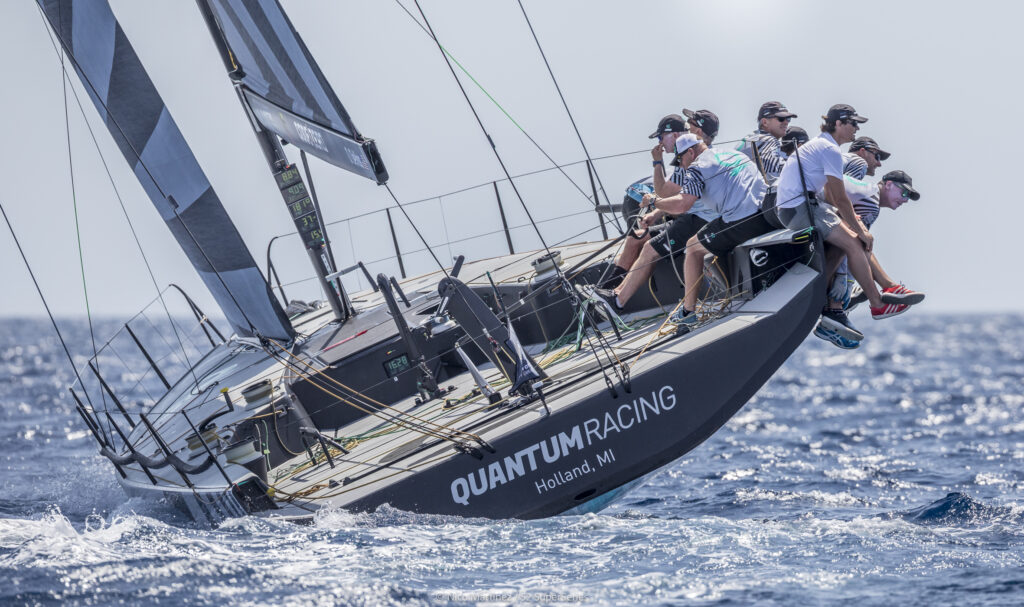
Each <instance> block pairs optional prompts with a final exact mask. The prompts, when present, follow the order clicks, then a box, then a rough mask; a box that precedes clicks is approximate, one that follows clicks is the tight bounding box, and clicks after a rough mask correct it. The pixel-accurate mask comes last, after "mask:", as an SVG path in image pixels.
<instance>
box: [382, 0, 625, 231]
mask: <svg viewBox="0 0 1024 607" xmlns="http://www.w3.org/2000/svg"><path fill="white" fill-rule="evenodd" d="M414 2H415V0H414ZM395 3H396V4H398V6H399V7H400V8H401V9H402V10H403V11H405V14H407V15H409V18H411V19H412V20H413V21H414V22H415V23H416V25H418V26H419V27H420V29H421V30H423V32H424V33H426V34H427V36H429V37H430V38H431V39H432V40H434V42H436V43H437V46H438V48H439V49H441V52H442V53H443V54H444V55H445V62H447V61H448V59H449V58H450V59H451V60H452V61H453V62H455V65H457V66H459V69H460V70H462V73H463V74H465V75H466V77H467V78H469V79H470V80H471V81H472V82H473V84H475V85H476V87H477V88H478V89H480V91H481V92H482V93H483V94H484V95H486V96H487V98H488V99H490V100H491V103H493V104H494V105H495V107H497V108H498V110H500V111H501V113H502V114H504V115H505V117H506V118H508V119H509V121H511V122H512V124H514V125H515V127H516V128H517V129H519V131H520V132H521V133H522V134H523V135H524V136H525V137H526V139H527V140H529V142H530V143H532V144H533V146H534V147H535V148H537V150H539V151H540V153H541V154H543V155H544V157H545V158H547V159H548V161H549V162H551V164H552V167H551V168H554V169H558V171H559V172H560V173H562V175H563V176H565V178H566V179H567V180H568V181H569V183H571V184H572V185H573V187H575V188H576V191H578V192H579V193H580V194H581V195H582V196H583V197H584V198H585V199H587V200H590V196H589V195H587V193H586V192H584V191H583V188H581V187H580V186H579V184H577V183H576V181H575V180H573V178H572V177H570V176H569V174H568V173H566V172H565V170H564V169H563V166H568V165H560V164H558V162H556V161H555V159H554V158H552V157H551V155H550V154H548V153H547V151H546V150H545V149H544V148H543V147H541V145H540V144H539V143H537V140H535V139H534V138H533V137H531V136H530V134H529V133H527V132H526V129H524V128H523V127H522V126H521V125H520V124H519V123H518V122H516V119H515V118H513V117H512V115H511V114H509V113H508V111H506V110H505V108H504V107H502V105H501V104H500V103H498V101H497V100H496V99H495V98H494V97H492V96H491V94H490V93H489V92H488V91H487V89H485V88H484V87H483V85H481V84H480V83H479V82H478V81H477V79H476V78H474V77H473V75H472V74H470V73H469V70H467V69H466V68H465V67H463V65H462V64H461V63H460V62H459V60H458V59H456V58H455V56H454V55H452V54H451V53H449V52H448V49H446V48H445V47H444V46H442V45H441V42H440V41H439V40H437V38H436V37H435V36H434V32H433V30H432V29H430V24H429V23H428V24H427V26H426V27H424V25H423V23H420V22H419V19H417V18H416V16H415V15H413V14H412V13H411V12H410V11H409V9H407V8H406V7H405V5H403V4H402V2H401V0H395ZM416 8H417V9H419V11H420V15H423V9H422V8H420V6H419V3H418V2H417V3H416ZM426 20H427V18H426V16H425V15H424V16H423V21H424V22H426ZM448 67H449V68H451V64H450V63H449V65H448ZM452 75H453V76H454V75H455V74H454V70H453V73H452ZM455 80H456V81H458V77H457V76H456V77H455ZM459 88H462V84H461V83H460V84H459ZM462 92H463V94H465V90H463V91H462ZM468 100H469V99H468V98H467V101H468ZM475 113H476V111H475V110H474V114H475ZM481 126H482V125H481ZM485 133H486V131H485ZM487 139H488V140H489V141H490V139H491V138H490V136H488V137H487ZM491 146H492V147H493V146H494V142H493V141H491ZM545 170H550V169H545ZM506 174H507V172H506ZM510 180H511V178H510ZM598 181H600V179H598ZM602 187H603V186H602ZM607 198H608V195H607V193H605V199H607ZM600 202H601V201H600V200H596V199H595V200H593V201H591V203H592V204H593V205H594V206H595V207H596V206H598V205H599V204H600ZM615 227H616V228H618V230H619V234H621V233H622V228H621V227H620V226H619V225H618V222H616V225H615Z"/></svg>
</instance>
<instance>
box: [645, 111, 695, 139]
mask: <svg viewBox="0 0 1024 607" xmlns="http://www.w3.org/2000/svg"><path fill="white" fill-rule="evenodd" d="M685 132H686V121H685V120H683V117H682V116H680V115H679V114H669V115H668V116H665V117H664V118H662V119H661V122H659V123H658V130H657V131H654V132H653V133H651V135H650V137H648V139H657V138H658V137H661V136H662V135H664V134H665V133H685Z"/></svg>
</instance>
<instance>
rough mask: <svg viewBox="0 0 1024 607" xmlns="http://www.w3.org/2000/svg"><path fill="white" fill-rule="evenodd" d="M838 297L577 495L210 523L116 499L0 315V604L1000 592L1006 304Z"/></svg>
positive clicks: (1016, 509) (1021, 383)
mask: <svg viewBox="0 0 1024 607" xmlns="http://www.w3.org/2000/svg"><path fill="white" fill-rule="evenodd" d="M854 320H855V322H857V323H859V324H860V325H863V326H862V328H863V329H866V333H867V334H868V339H867V340H866V341H865V343H864V345H863V346H862V347H861V349H859V350H856V351H852V352H845V351H841V350H838V349H835V348H834V347H833V346H831V345H829V344H826V343H825V342H822V341H819V340H817V339H815V338H814V337H808V339H807V341H806V342H805V343H804V344H803V345H802V346H801V347H800V348H799V349H798V350H797V352H796V353H795V354H794V355H793V356H792V357H791V359H790V360H789V361H788V362H787V363H786V364H785V366H784V367H783V368H782V369H781V370H780V371H779V372H778V373H777V374H776V375H775V377H774V378H772V380H771V381H769V382H768V383H767V384H766V385H765V386H764V387H763V388H762V389H761V391H760V392H759V393H758V394H757V395H756V396H755V398H754V399H753V400H751V402H750V403H748V404H747V405H746V407H744V408H743V409H742V410H741V411H740V413H739V414H738V415H737V416H736V417H735V418H733V419H732V421H730V422H729V424H728V425H727V426H725V427H724V428H723V429H722V430H721V431H719V432H718V434H716V435H715V436H714V437H712V438H711V439H710V440H709V441H707V442H706V443H705V444H703V445H702V446H700V447H699V448H698V449H696V450H695V451H693V452H691V453H690V454H689V455H688V456H686V457H684V458H683V459H681V460H679V461H678V462H676V463H674V464H673V465H671V466H669V467H668V468H666V469H664V470H663V471H661V472H660V473H659V474H658V475H656V476H655V477H654V478H653V479H652V480H651V481H650V482H649V483H648V484H647V485H645V486H643V487H642V488H640V489H638V490H636V491H635V492H633V493H631V494H630V495H629V496H627V497H626V498H625V499H624V500H623V501H622V502H620V503H618V504H616V505H614V506H613V507H611V508H609V509H608V510H606V511H604V512H601V513H599V514H596V515H593V514H591V515H585V516H564V517H555V518H551V519H546V520H539V521H488V520H477V519H469V520H467V519H459V518H449V517H438V516H422V515H414V514H410V513H407V512H401V511H397V510H394V509H389V508H386V507H385V508H382V509H380V510H379V511H377V512H375V513H372V514H358V515H355V514H349V513H346V512H342V511H331V512H322V513H321V514H320V515H319V516H318V517H317V518H316V521H315V523H314V524H313V525H310V526H297V525H291V524H287V523H279V522H273V521H267V520H262V519H257V518H242V519H235V520H231V521H229V522H227V523H226V524H224V525H222V526H220V527H218V528H216V529H210V528H206V527H201V526H199V525H196V524H195V523H193V522H191V521H190V520H189V519H188V518H187V517H186V516H184V515H182V514H180V513H178V512H177V511H175V510H174V509H173V508H172V507H170V506H169V505H168V504H165V503H160V502H148V501H142V500H139V499H127V498H126V497H125V496H124V494H123V493H122V491H121V489H120V488H119V486H118V484H117V483H116V481H115V473H114V471H113V469H112V467H111V466H110V464H109V463H108V462H107V461H106V460H105V459H103V458H102V457H101V456H99V455H97V454H96V449H95V444H94V442H93V439H92V437H91V436H89V435H88V434H87V433H86V431H85V429H84V427H83V424H82V422H81V420H80V419H79V418H78V417H77V414H76V413H75V412H74V409H73V408H72V404H71V401H70V398H69V397H68V396H66V394H67V392H66V386H67V385H68V384H69V383H70V380H71V378H72V374H71V371H70V369H69V368H68V365H67V362H66V361H65V359H64V357H63V353H62V351H61V350H60V347H59V344H58V342H57V341H56V338H55V337H54V336H53V331H52V329H50V328H49V326H48V324H47V323H45V322H42V321H10V320H7V321H0V446H2V447H3V448H2V449H0V604H28V605H36V604H39V605H105V604H161V605H164V604H165V605H177V604H184V605H250V604H273V605H392V604H393V605H399V604H400V605H406V604H409V605H447V604H465V605H471V604H494V605H502V604H559V605H580V604H586V605H591V604H601V605H677V604H684V605H746V604H759V605H835V604H856V605H858V606H859V605H892V604H906V605H913V604H928V605H933V604H942V605H947V604H957V605H1020V604H1024V316H1021V315H996V316H991V315H979V316H962V315H956V316H944V315H929V314H927V313H924V312H923V311H921V312H919V311H917V310H914V311H912V312H910V313H908V314H906V315H903V316H901V317H899V318H896V319H892V320H886V321H884V322H872V321H870V320H869V319H867V318H866V316H864V315H863V313H862V314H861V315H855V316H854ZM100 324H101V325H102V326H100V327H99V329H98V331H99V333H100V334H101V335H103V334H105V332H109V331H110V330H111V328H113V325H111V324H110V323H100ZM62 326H63V328H64V330H65V331H66V332H67V334H68V336H69V337H70V341H71V342H72V343H75V344H78V345H79V346H81V345H82V344H87V343H88V332H87V327H86V325H85V323H84V322H80V321H77V322H73V321H66V322H63V323H62ZM82 353H83V354H84V353H85V352H84V351H82Z"/></svg>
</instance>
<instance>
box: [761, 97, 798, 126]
mask: <svg viewBox="0 0 1024 607" xmlns="http://www.w3.org/2000/svg"><path fill="white" fill-rule="evenodd" d="M772 117H778V118H796V114H794V113H793V112H791V111H789V110H788V109H786V106H784V105H782V102H781V101H765V102H764V103H763V104H761V109H759V110H758V111H757V120H758V121H760V120H761V119H762V118H772Z"/></svg>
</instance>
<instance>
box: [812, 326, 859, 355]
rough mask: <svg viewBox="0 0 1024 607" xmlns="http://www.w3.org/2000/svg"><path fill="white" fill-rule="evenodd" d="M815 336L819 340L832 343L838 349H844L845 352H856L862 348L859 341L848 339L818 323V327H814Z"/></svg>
mask: <svg viewBox="0 0 1024 607" xmlns="http://www.w3.org/2000/svg"><path fill="white" fill-rule="evenodd" d="M814 336H815V337H817V338H819V339H824V340H825V341H827V342H831V343H832V344H833V345H835V346H836V347H837V348H842V349H843V350H855V349H857V348H859V347H860V342H859V341H857V340H854V339H846V338H845V337H843V336H842V335H840V334H839V333H837V332H835V331H833V330H831V329H827V328H825V327H823V326H822V325H821V323H820V322H819V323H818V326H816V327H814Z"/></svg>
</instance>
